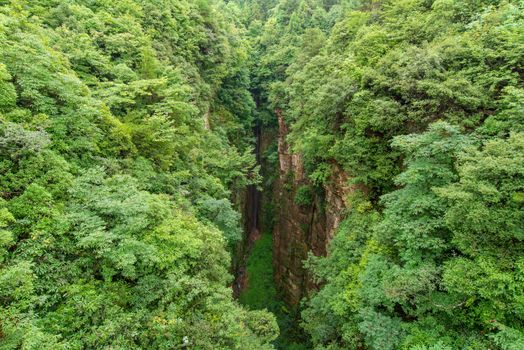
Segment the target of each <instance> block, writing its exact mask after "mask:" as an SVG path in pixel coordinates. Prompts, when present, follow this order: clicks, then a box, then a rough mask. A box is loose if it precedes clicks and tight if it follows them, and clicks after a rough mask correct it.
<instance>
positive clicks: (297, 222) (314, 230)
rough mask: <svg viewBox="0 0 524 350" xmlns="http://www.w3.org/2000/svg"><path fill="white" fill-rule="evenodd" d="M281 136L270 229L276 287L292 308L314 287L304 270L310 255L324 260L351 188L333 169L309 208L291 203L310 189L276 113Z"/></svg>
mask: <svg viewBox="0 0 524 350" xmlns="http://www.w3.org/2000/svg"><path fill="white" fill-rule="evenodd" d="M277 117H278V123H279V134H278V156H279V165H280V169H279V178H278V179H277V180H276V182H275V184H274V194H273V201H274V204H275V209H276V210H275V213H276V216H277V218H276V219H277V220H276V223H275V226H274V230H273V236H274V238H273V244H274V247H273V248H274V249H273V250H274V252H273V264H274V271H275V282H276V285H277V288H278V289H279V290H280V292H281V293H282V295H283V297H284V300H285V301H286V302H287V303H288V304H290V305H296V304H298V303H299V301H300V299H301V298H302V297H303V296H305V295H307V293H308V292H309V291H311V290H312V289H313V288H315V284H314V283H313V280H312V278H311V276H310V274H309V273H308V272H307V271H306V270H305V269H304V260H306V259H307V256H308V254H309V252H311V253H313V254H314V255H317V256H318V255H325V254H326V249H327V246H328V243H329V241H330V240H331V239H332V238H333V235H334V233H335V230H336V229H337V227H338V225H339V224H340V221H341V220H342V217H343V212H344V208H346V206H347V203H346V201H345V199H346V197H347V194H349V192H350V191H351V188H350V187H349V186H348V185H347V182H348V177H347V175H346V174H345V173H344V172H343V171H342V170H341V169H340V167H338V166H337V165H336V164H333V165H332V171H331V173H332V175H331V179H330V181H329V182H328V184H327V185H325V186H324V188H323V190H324V191H323V192H324V195H323V196H319V195H318V194H316V195H314V196H313V201H312V203H311V204H310V205H308V206H299V205H297V204H296V203H295V199H294V198H295V195H296V193H297V190H298V189H299V188H300V186H303V185H306V184H308V180H307V179H306V177H305V174H304V166H303V162H302V159H301V157H300V155H297V154H292V153H291V151H290V148H289V145H288V144H287V142H286V137H287V135H288V133H289V130H288V127H287V125H286V123H285V121H284V119H283V118H282V116H281V113H279V112H278V111H277Z"/></svg>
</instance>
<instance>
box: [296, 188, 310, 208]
mask: <svg viewBox="0 0 524 350" xmlns="http://www.w3.org/2000/svg"><path fill="white" fill-rule="evenodd" d="M294 200H295V203H296V204H297V205H300V206H303V207H307V206H310V205H311V204H313V189H312V188H311V186H308V185H303V186H300V187H299V188H297V192H296V193H295V199H294Z"/></svg>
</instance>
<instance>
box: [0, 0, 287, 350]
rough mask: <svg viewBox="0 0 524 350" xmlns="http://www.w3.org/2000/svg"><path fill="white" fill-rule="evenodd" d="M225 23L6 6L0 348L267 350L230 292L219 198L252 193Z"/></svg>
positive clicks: (266, 323) (239, 49)
mask: <svg viewBox="0 0 524 350" xmlns="http://www.w3.org/2000/svg"><path fill="white" fill-rule="evenodd" d="M227 11H228V10H227V9H226V8H224V5H223V4H222V3H221V2H219V1H207V0H206V1H198V2H191V1H172V0H158V1H138V0H137V1H135V0H126V1H119V2H111V1H106V0H97V1H25V0H21V1H12V2H2V4H1V5H0V38H1V41H2V47H1V48H0V95H1V97H0V314H1V315H2V317H1V319H0V348H1V349H6V350H8V349H87V348H90V349H106V348H107V349H109V348H111V349H173V348H193V349H254V348H260V349H271V348H273V346H272V345H271V342H272V341H273V339H274V338H275V337H276V336H277V327H276V324H275V323H276V321H275V318H274V317H273V316H272V315H271V314H269V313H268V312H264V311H257V312H251V311H247V310H246V309H244V308H242V307H241V306H239V305H238V304H237V303H236V302H235V301H233V300H232V295H231V294H232V293H231V290H230V288H229V285H230V283H231V279H232V278H231V276H230V274H229V268H230V256H229V252H228V249H229V248H231V247H232V245H233V243H234V242H235V241H236V240H238V238H239V236H240V215H239V214H238V213H237V212H236V210H235V205H234V204H232V203H231V202H230V198H232V193H233V191H235V192H237V191H241V190H242V189H243V188H244V187H245V186H246V185H248V184H252V183H256V182H257V181H258V180H259V179H258V177H257V174H256V173H257V171H258V169H256V168H254V164H255V160H254V157H253V156H252V153H251V149H252V147H251V140H250V136H249V135H250V133H251V126H252V122H253V113H254V112H253V109H254V102H253V99H252V97H251V95H250V93H249V91H248V88H249V85H250V81H249V76H248V70H247V56H246V50H247V48H248V44H247V43H246V42H245V41H244V39H243V38H242V37H241V35H240V29H239V28H237V27H235V26H234V24H233V23H231V22H230V21H229V20H228V18H227V17H228V16H230V14H229V13H228V12H227ZM207 126H209V127H207Z"/></svg>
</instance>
